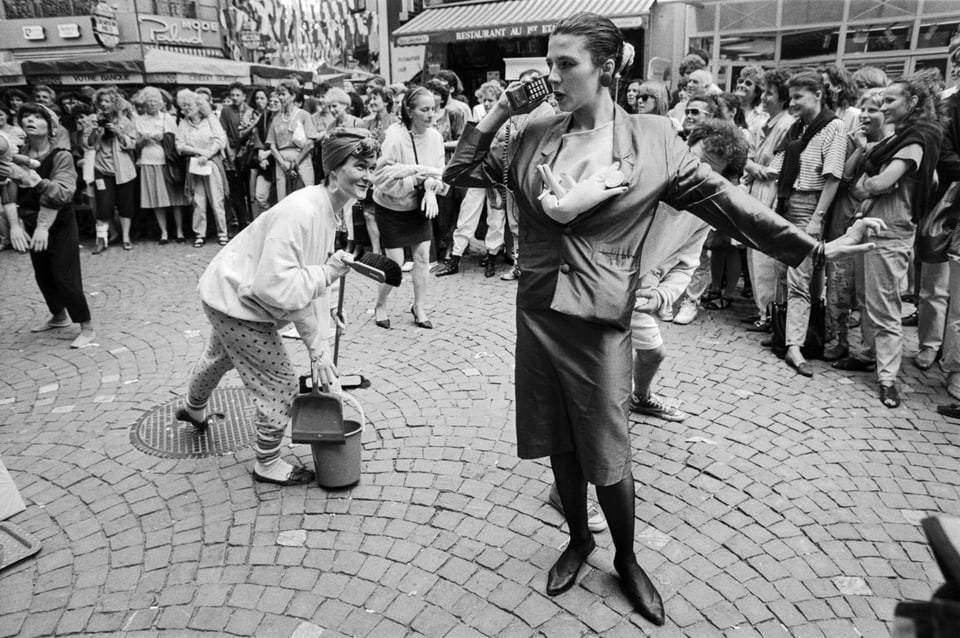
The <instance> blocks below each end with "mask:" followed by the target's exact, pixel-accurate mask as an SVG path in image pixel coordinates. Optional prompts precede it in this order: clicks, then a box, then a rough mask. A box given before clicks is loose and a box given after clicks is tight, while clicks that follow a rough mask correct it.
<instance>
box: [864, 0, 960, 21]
mask: <svg viewBox="0 0 960 638" xmlns="http://www.w3.org/2000/svg"><path fill="white" fill-rule="evenodd" d="M954 9H956V4H954ZM915 15H917V0H850V18H849V19H850V20H851V21H852V20H868V19H873V18H906V17H908V16H909V17H913V16H915Z"/></svg>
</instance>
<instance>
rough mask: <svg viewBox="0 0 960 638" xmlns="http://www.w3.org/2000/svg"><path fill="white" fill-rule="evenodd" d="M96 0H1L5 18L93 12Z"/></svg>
mask: <svg viewBox="0 0 960 638" xmlns="http://www.w3.org/2000/svg"><path fill="white" fill-rule="evenodd" d="M96 4H97V0H3V13H4V17H5V18H6V19H7V20H18V19H24V18H29V19H34V18H62V17H70V16H84V15H90V14H91V13H93V7H94V6H95V5H96Z"/></svg>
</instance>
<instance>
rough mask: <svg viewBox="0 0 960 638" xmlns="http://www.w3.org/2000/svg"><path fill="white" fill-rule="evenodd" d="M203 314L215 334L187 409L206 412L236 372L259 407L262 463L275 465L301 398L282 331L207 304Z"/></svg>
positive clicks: (198, 370)
mask: <svg viewBox="0 0 960 638" xmlns="http://www.w3.org/2000/svg"><path fill="white" fill-rule="evenodd" d="M203 311H204V312H205V313H207V318H208V319H209V320H210V325H211V326H212V328H213V331H212V332H211V333H210V338H209V339H208V340H207V346H206V348H205V349H204V351H203V354H202V355H200V359H199V360H198V361H197V363H196V365H195V366H194V369H193V375H192V377H191V378H190V387H189V389H188V391H187V406H188V407H190V408H192V409H195V410H203V409H205V408H206V407H207V402H208V401H209V400H210V393H211V392H213V389H214V388H216V387H217V384H218V383H220V379H222V378H223V375H225V374H226V373H227V372H228V371H229V370H230V369H231V368H236V369H237V373H239V375H240V378H241V379H242V380H243V385H244V387H246V389H247V392H249V393H250V394H251V395H252V396H253V402H254V405H256V407H257V418H256V427H257V446H256V452H257V460H258V461H260V462H261V463H264V464H269V463H272V462H273V461H276V460H277V459H278V458H280V442H281V441H282V440H283V432H284V430H285V429H286V427H287V423H288V422H289V420H290V404H291V403H292V402H293V399H294V397H295V396H296V392H297V385H296V377H295V376H294V373H293V366H292V365H291V364H290V359H289V358H288V357H287V351H286V350H285V349H284V347H283V342H282V340H281V338H280V335H279V334H277V327H276V325H274V324H272V323H263V322H259V321H245V320H242V319H235V318H233V317H230V316H228V315H225V314H223V313H222V312H220V311H219V310H214V309H213V308H211V307H210V306H208V305H207V304H203Z"/></svg>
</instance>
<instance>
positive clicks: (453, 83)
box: [436, 69, 473, 123]
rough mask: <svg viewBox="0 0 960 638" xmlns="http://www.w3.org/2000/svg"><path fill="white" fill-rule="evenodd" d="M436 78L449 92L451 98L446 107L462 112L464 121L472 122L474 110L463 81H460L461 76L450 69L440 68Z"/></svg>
mask: <svg viewBox="0 0 960 638" xmlns="http://www.w3.org/2000/svg"><path fill="white" fill-rule="evenodd" d="M436 79H437V80H439V81H440V82H442V83H443V84H444V85H445V86H446V87H447V92H448V93H449V100H447V103H446V106H445V107H444V108H447V109H449V110H451V111H456V112H458V113H460V115H462V116H463V121H464V123H466V122H470V121H471V120H472V119H473V112H472V111H471V110H470V104H469V102H468V100H467V96H466V95H464V93H463V82H461V81H460V76H458V75H457V74H456V73H454V72H453V71H451V70H449V69H440V70H439V71H437V77H436Z"/></svg>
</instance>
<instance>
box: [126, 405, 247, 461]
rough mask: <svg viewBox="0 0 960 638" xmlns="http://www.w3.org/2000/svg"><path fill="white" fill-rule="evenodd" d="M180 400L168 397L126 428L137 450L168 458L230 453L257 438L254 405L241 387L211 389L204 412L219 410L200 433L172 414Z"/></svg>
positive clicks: (188, 457)
mask: <svg viewBox="0 0 960 638" xmlns="http://www.w3.org/2000/svg"><path fill="white" fill-rule="evenodd" d="M181 405H183V399H179V398H178V399H171V400H170V401H167V402H166V403H162V404H160V405H158V406H157V407H155V408H154V409H152V410H150V411H149V412H147V413H146V414H145V415H143V417H141V418H140V420H139V421H137V422H136V423H135V424H134V425H133V427H132V428H131V429H130V442H131V443H133V445H134V447H136V448H137V449H138V450H140V451H141V452H144V453H146V454H151V455H153V456H160V457H163V458H168V459H190V458H202V457H205V456H214V455H218V454H230V453H231V452H235V451H237V450H240V449H243V448H245V447H249V446H250V445H251V444H252V443H253V442H254V440H255V439H256V438H257V430H256V427H254V419H255V417H256V413H257V408H256V406H254V404H253V399H251V398H250V395H249V394H247V391H246V390H244V389H243V388H223V389H217V390H214V391H213V394H212V395H210V404H209V405H208V407H207V414H212V413H214V412H222V413H223V415H224V418H223V419H211V423H210V427H209V428H207V430H206V431H204V432H200V431H198V430H197V429H196V428H195V427H193V426H192V425H190V424H189V423H186V422H184V421H177V419H176V417H174V413H175V412H176V411H177V408H178V407H180V406H181Z"/></svg>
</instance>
